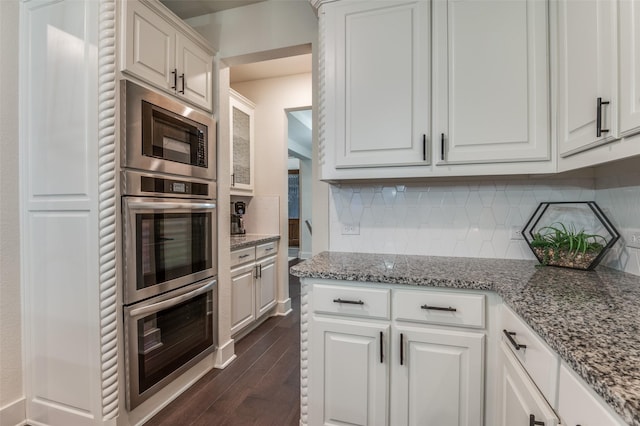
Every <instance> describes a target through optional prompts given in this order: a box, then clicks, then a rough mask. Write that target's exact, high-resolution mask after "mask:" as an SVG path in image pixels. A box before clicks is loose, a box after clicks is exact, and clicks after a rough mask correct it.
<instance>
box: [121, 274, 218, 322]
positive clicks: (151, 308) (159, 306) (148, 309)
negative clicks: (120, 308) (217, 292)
mask: <svg viewBox="0 0 640 426" xmlns="http://www.w3.org/2000/svg"><path fill="white" fill-rule="evenodd" d="M214 285H216V280H213V281H211V282H209V283H208V284H207V285H205V286H202V287H200V288H199V289H196V290H193V291H191V292H189V293H185V294H182V295H180V296H177V297H174V298H173V299H169V300H164V301H162V302H158V303H154V304H153V305H148V306H144V307H142V308H136V309H132V310H130V311H129V316H130V317H132V318H135V317H140V316H144V315H148V314H153V313H156V312H160V311H162V310H164V309H167V308H170V307H172V306H175V305H178V304H180V303H182V302H184V301H187V300H189V299H192V298H194V297H196V296H199V295H201V294H203V293H206V292H207V291H209V290H211V289H212V288H213V286H214Z"/></svg>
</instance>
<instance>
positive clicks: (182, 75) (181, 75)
mask: <svg viewBox="0 0 640 426" xmlns="http://www.w3.org/2000/svg"><path fill="white" fill-rule="evenodd" d="M180 78H181V79H182V90H178V93H182V94H183V95H184V73H182V74H180Z"/></svg>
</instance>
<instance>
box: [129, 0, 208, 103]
mask: <svg viewBox="0 0 640 426" xmlns="http://www.w3.org/2000/svg"><path fill="white" fill-rule="evenodd" d="M122 4H123V22H124V25H123V27H124V37H123V38H122V40H123V41H122V43H123V47H122V52H123V53H124V58H123V60H122V62H121V64H122V71H124V72H126V73H129V74H131V75H134V76H136V77H138V78H140V79H142V80H144V81H146V82H147V83H150V84H152V85H154V86H155V87H157V88H159V89H161V90H164V91H167V92H169V93H171V94H173V95H175V96H176V97H178V98H180V99H182V100H187V101H189V102H191V103H193V104H194V105H197V106H199V107H202V108H204V109H205V110H207V111H211V110H212V109H213V87H212V81H213V80H212V67H213V52H212V51H208V50H207V49H206V48H205V46H204V45H203V43H196V42H195V41H194V40H195V39H197V38H198V37H199V36H197V35H195V34H188V33H187V30H186V29H185V28H184V26H185V25H184V24H182V25H180V23H177V22H173V21H172V17H171V16H169V15H168V14H166V15H165V14H162V13H161V11H162V10H163V8H164V6H162V5H161V4H159V3H157V2H142V1H133V0H131V1H125V2H123V3H122Z"/></svg>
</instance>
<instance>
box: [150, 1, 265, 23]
mask: <svg viewBox="0 0 640 426" xmlns="http://www.w3.org/2000/svg"><path fill="white" fill-rule="evenodd" d="M160 1H161V2H162V4H164V5H165V6H167V7H168V8H169V9H170V10H171V11H172V12H173V13H175V14H176V15H178V16H179V17H180V18H182V19H188V18H193V17H194V16H200V15H206V14H208V13H216V12H220V11H222V10H227V9H233V8H234V7H242V6H246V5H248V4H253V3H259V2H261V1H264V0H160Z"/></svg>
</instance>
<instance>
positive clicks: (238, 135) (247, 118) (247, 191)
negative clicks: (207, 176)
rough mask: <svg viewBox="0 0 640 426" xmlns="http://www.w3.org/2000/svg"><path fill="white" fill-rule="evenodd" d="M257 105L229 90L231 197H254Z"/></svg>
mask: <svg viewBox="0 0 640 426" xmlns="http://www.w3.org/2000/svg"><path fill="white" fill-rule="evenodd" d="M254 110H255V105H254V104H253V102H251V101H250V100H249V99H247V98H245V97H244V96H242V95H241V94H239V93H238V92H236V91H235V90H229V120H230V123H229V128H230V129H231V149H230V152H231V195H253V182H254V179H255V177H254V176H255V168H254V164H255V154H254V151H255V140H254Z"/></svg>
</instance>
